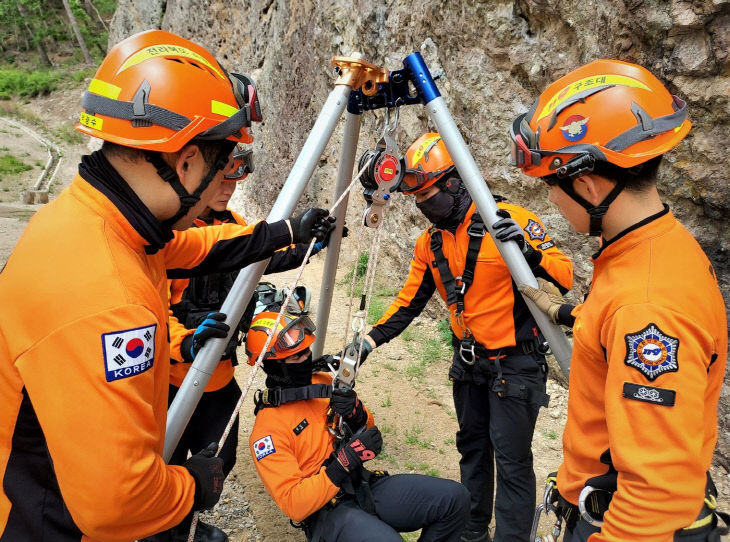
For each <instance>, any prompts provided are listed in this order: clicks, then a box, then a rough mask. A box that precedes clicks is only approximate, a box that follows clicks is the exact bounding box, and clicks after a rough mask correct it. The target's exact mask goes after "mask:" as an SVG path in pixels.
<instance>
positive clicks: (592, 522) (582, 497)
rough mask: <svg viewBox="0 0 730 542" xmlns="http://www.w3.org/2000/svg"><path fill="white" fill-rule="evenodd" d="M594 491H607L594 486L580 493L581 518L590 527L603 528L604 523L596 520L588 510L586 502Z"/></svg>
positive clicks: (579, 507)
mask: <svg viewBox="0 0 730 542" xmlns="http://www.w3.org/2000/svg"><path fill="white" fill-rule="evenodd" d="M594 491H606V490H605V489H598V488H596V487H593V486H586V487H584V488H583V490H582V491H581V492H580V495H578V511H579V512H580V517H582V518H583V520H585V522H586V523H588V524H589V525H593V526H594V527H601V526H602V525H603V521H601V520H600V519H596V518H594V517H593V516H592V515H591V513H590V512H589V511H588V509H587V508H586V500H587V499H588V496H589V495H590V494H591V493H593V492H594ZM606 493H608V491H606Z"/></svg>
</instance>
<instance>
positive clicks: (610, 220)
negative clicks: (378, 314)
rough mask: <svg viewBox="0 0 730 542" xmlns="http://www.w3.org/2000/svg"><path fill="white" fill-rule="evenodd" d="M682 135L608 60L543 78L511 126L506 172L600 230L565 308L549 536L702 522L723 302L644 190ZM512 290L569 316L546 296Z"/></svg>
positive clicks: (700, 535)
mask: <svg viewBox="0 0 730 542" xmlns="http://www.w3.org/2000/svg"><path fill="white" fill-rule="evenodd" d="M689 130H690V121H689V119H688V118H687V112H686V105H685V102H683V101H682V100H681V99H679V98H677V97H676V96H672V95H671V94H670V93H669V92H668V91H667V89H666V88H665V87H664V85H662V83H661V82H660V81H659V80H658V79H657V78H656V77H655V76H654V75H652V74H651V73H650V72H649V71H647V70H646V69H645V68H643V67H641V66H637V65H634V64H629V63H626V62H620V61H616V60H597V61H595V62H592V63H590V64H587V65H585V66H583V67H581V68H578V69H576V70H574V71H572V72H570V73H568V74H567V75H565V76H563V77H562V78H560V79H558V80H557V81H556V82H555V83H553V84H552V85H550V86H549V87H548V88H547V89H546V90H545V92H543V94H542V95H541V96H540V97H539V99H538V100H537V101H536V102H535V104H534V105H533V106H532V107H531V108H530V110H529V111H528V112H527V113H525V114H523V115H520V116H519V117H518V118H517V119H516V120H515V121H514V123H513V125H512V129H511V132H510V136H511V139H512V147H513V151H512V157H513V163H514V164H515V165H517V166H519V167H520V168H521V169H522V171H523V172H524V173H526V174H527V175H530V176H532V177H540V178H541V179H542V180H544V181H545V182H546V183H547V184H548V186H549V194H550V201H552V202H553V203H555V204H557V205H558V207H559V208H560V212H561V213H562V214H563V215H564V216H565V218H566V219H567V220H568V222H570V224H571V225H572V226H573V228H574V229H575V230H576V231H578V232H581V233H589V234H590V235H593V236H600V237H601V247H600V249H599V250H598V252H596V254H594V256H593V258H592V261H593V266H594V271H593V281H592V284H591V288H590V292H589V294H588V296H587V298H586V300H585V302H584V303H583V304H581V305H579V306H578V307H576V308H575V309H574V310H573V311H572V318H574V325H573V332H574V338H575V342H574V346H573V356H572V363H571V370H570V397H569V401H568V421H567V425H566V427H565V433H564V436H563V463H562V465H561V466H560V469H559V471H558V475H557V491H558V492H559V501H558V502H559V505H560V510H561V515H562V516H564V518H565V520H566V523H567V532H566V536H565V538H564V540H568V541H572V542H578V541H585V540H590V541H591V542H604V541H605V542H608V541H612V542H616V541H619V540H620V541H626V540H641V541H642V542H665V541H668V540H683V541H690V540H691V541H693V542H694V541H701V540H702V541H704V540H708V537H709V535H710V532H711V531H712V530H713V528H714V525H715V523H716V519H715V514H713V508H714V506H713V505H714V493H715V491H714V487H713V485H712V481H711V479H710V477H709V473H708V470H709V468H710V464H711V462H712V453H713V449H714V447H715V443H716V441H717V401H718V397H719V394H720V388H721V386H722V381H723V376H724V374H725V358H726V354H727V346H728V345H727V324H726V317H725V308H724V303H723V300H722V296H721V294H720V290H719V288H718V284H717V279H716V277H715V273H714V270H713V268H712V265H711V264H710V262H709V261H708V259H707V257H706V256H705V254H704V253H703V252H702V249H701V248H700V246H699V245H698V244H697V242H696V241H695V240H694V238H693V237H692V236H691V235H690V234H689V232H687V230H686V229H685V228H684V227H683V226H682V225H681V224H680V223H679V222H678V221H677V220H676V218H674V216H673V215H672V213H671V211H670V210H669V207H668V206H667V205H665V204H663V203H662V201H661V199H660V196H659V193H658V191H657V187H656V174H657V168H658V167H659V164H660V161H661V157H662V154H664V153H666V152H667V151H669V150H670V149H671V148H672V147H674V146H675V145H677V144H678V143H679V142H680V141H681V140H682V139H683V138H684V137H685V136H686V135H687V133H688V132H689ZM525 293H526V294H527V295H530V297H533V298H534V299H535V300H536V301H541V303H542V305H543V309H545V310H546V312H548V314H551V313H552V314H553V316H554V318H555V319H556V320H557V321H559V322H561V323H570V320H571V319H572V318H571V314H570V311H566V310H565V309H566V308H569V307H559V300H555V299H553V300H552V301H550V300H548V298H547V297H546V295H544V292H541V291H539V290H535V289H531V288H526V289H525ZM591 488H595V489H591ZM554 497H555V498H558V496H557V494H555V496H554ZM579 505H583V507H584V510H583V512H584V514H583V515H582V516H581V515H580V514H579V510H578V506H579ZM601 521H602V522H603V523H602V524H601V523H600V522H601Z"/></svg>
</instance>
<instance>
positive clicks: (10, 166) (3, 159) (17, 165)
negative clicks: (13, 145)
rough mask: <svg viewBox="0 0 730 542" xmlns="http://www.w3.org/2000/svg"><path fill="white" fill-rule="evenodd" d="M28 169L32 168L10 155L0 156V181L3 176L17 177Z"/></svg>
mask: <svg viewBox="0 0 730 542" xmlns="http://www.w3.org/2000/svg"><path fill="white" fill-rule="evenodd" d="M29 169H33V166H31V165H28V164H26V163H25V162H23V161H21V160H19V159H17V158H16V157H15V156H13V155H12V154H0V179H2V178H3V176H4V175H8V174H10V175H17V174H18V173H22V172H23V171H28V170H29Z"/></svg>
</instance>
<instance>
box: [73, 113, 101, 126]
mask: <svg viewBox="0 0 730 542" xmlns="http://www.w3.org/2000/svg"><path fill="white" fill-rule="evenodd" d="M79 122H80V123H81V124H83V125H84V126H86V127H88V128H92V129H93V130H101V127H102V126H103V125H104V119H100V118H99V117H95V116H94V115H89V114H88V113H81V117H80V118H79Z"/></svg>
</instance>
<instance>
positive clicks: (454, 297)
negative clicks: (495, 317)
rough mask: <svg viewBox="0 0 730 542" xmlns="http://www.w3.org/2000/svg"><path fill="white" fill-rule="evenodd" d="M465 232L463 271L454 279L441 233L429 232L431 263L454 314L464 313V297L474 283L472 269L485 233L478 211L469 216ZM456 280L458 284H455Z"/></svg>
mask: <svg viewBox="0 0 730 542" xmlns="http://www.w3.org/2000/svg"><path fill="white" fill-rule="evenodd" d="M466 231H467V233H468V234H469V246H468V248H467V251H466V261H465V262H464V271H462V274H461V276H460V277H456V278H454V275H453V274H452V273H451V269H450V268H449V262H448V260H447V259H446V257H445V256H444V251H443V245H444V242H443V238H442V236H441V232H440V231H439V230H438V229H436V228H431V229H430V230H429V233H430V234H431V251H432V252H433V255H434V258H435V260H434V262H433V263H434V265H435V266H436V267H437V268H438V270H439V275H440V276H441V283H442V284H443V285H444V290H446V304H447V305H453V304H454V303H456V314H461V313H462V312H464V296H465V295H466V292H467V290H469V287H470V286H471V283H472V282H473V281H474V268H475V267H476V263H477V256H478V255H479V249H480V248H481V246H482V238H483V237H484V235H485V234H486V232H487V228H486V226H485V225H484V221H483V220H482V217H481V216H480V215H479V212H478V211H474V213H473V214H472V215H471V222H470V223H469V227H468V228H467V230H466ZM457 280H458V281H459V284H457Z"/></svg>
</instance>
